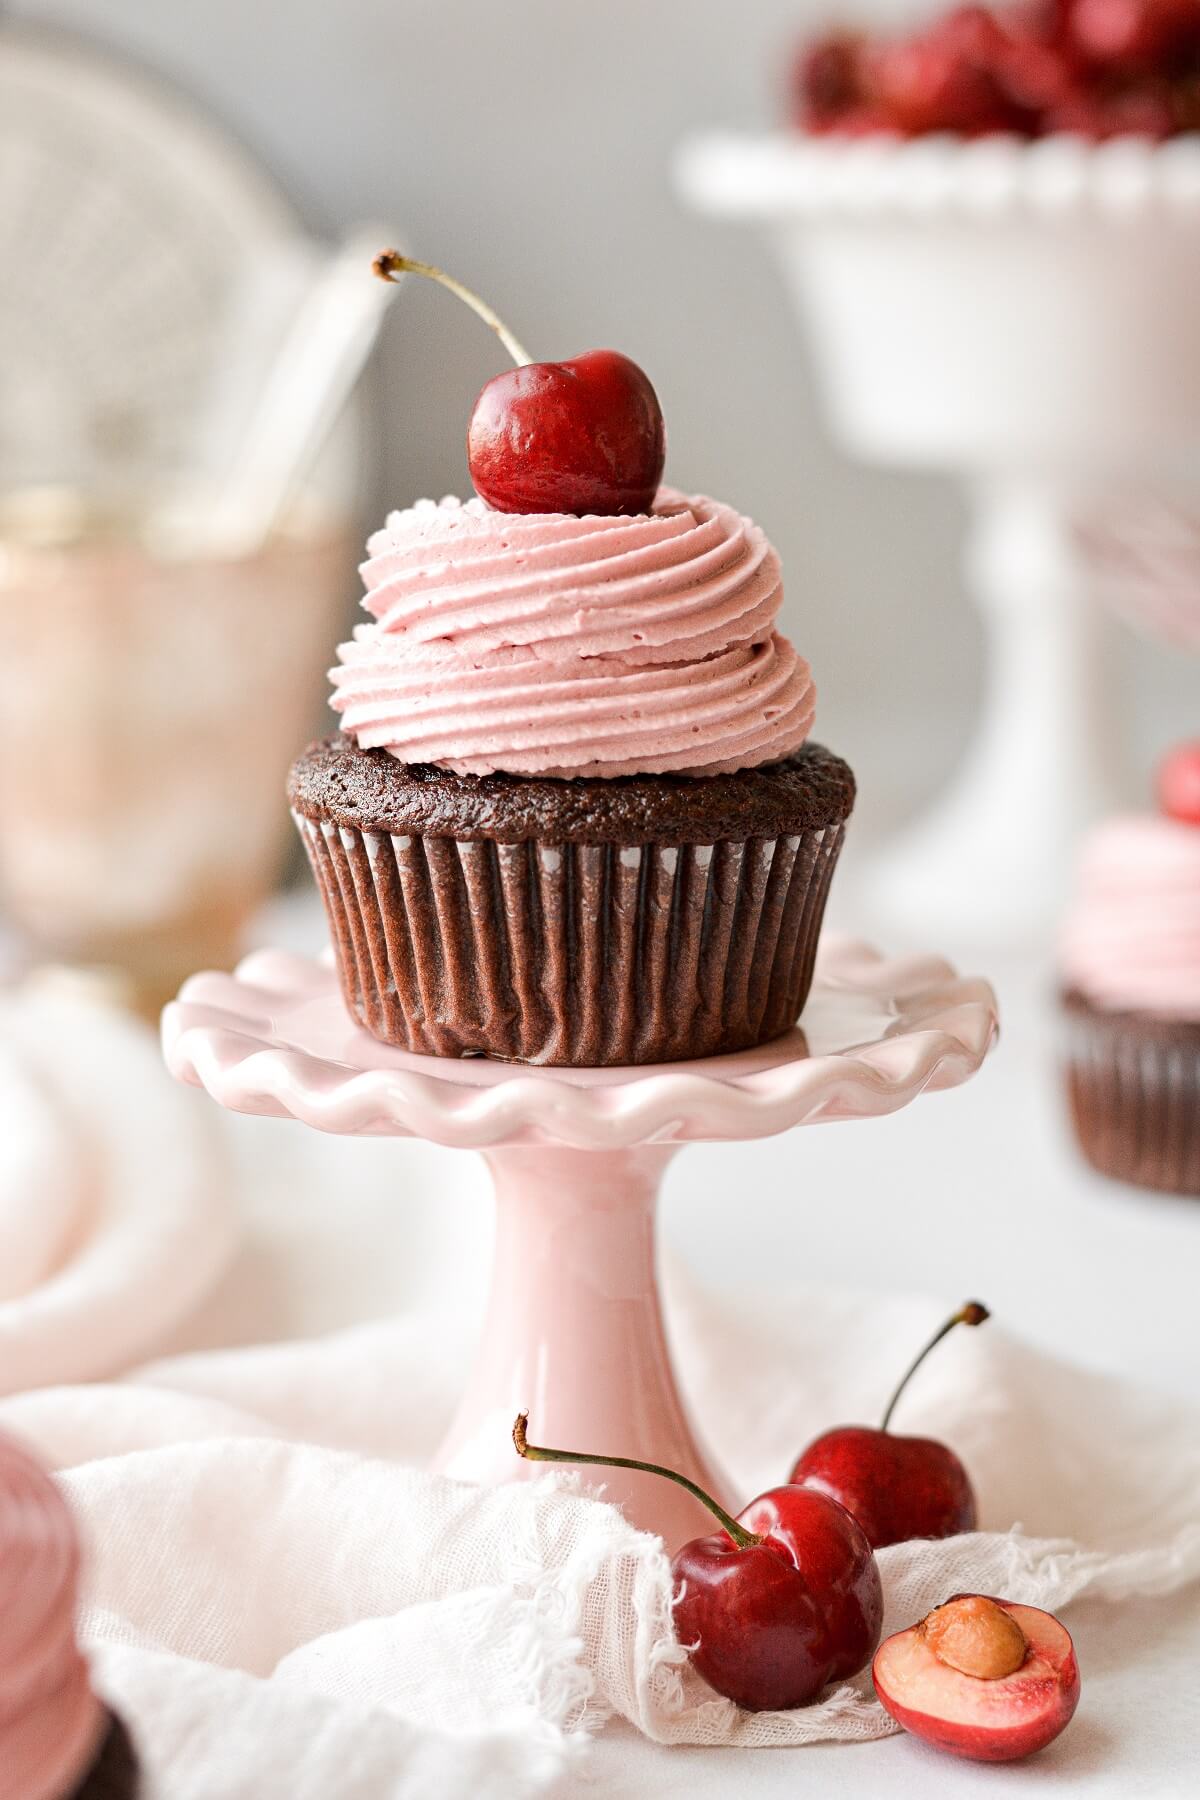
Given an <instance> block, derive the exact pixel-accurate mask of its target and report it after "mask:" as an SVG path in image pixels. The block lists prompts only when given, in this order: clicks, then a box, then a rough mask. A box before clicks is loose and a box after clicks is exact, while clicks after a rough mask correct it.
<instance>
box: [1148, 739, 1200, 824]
mask: <svg viewBox="0 0 1200 1800" xmlns="http://www.w3.org/2000/svg"><path fill="white" fill-rule="evenodd" d="M1158 802H1159V805H1160V806H1161V807H1162V810H1163V811H1164V812H1165V813H1166V815H1167V817H1168V818H1169V819H1178V820H1179V822H1180V824H1181V825H1200V738H1198V739H1196V740H1195V742H1193V743H1190V744H1180V745H1179V747H1178V748H1177V749H1175V750H1172V751H1171V752H1170V754H1169V755H1167V756H1164V757H1163V759H1162V762H1161V763H1160V764H1159V766H1158Z"/></svg>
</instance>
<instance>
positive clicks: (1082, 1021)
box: [1061, 748, 1200, 1195]
mask: <svg viewBox="0 0 1200 1800" xmlns="http://www.w3.org/2000/svg"><path fill="white" fill-rule="evenodd" d="M1191 754H1192V755H1193V756H1194V757H1195V770H1196V773H1195V784H1194V796H1195V806H1196V810H1195V816H1194V818H1193V817H1191V816H1189V815H1188V814H1187V813H1186V812H1185V811H1184V810H1183V807H1182V805H1181V806H1180V808H1179V810H1178V812H1177V814H1176V816H1164V817H1157V818H1156V817H1153V816H1151V815H1146V816H1131V817H1125V818H1116V819H1110V820H1108V821H1107V822H1106V823H1105V824H1103V825H1101V826H1100V827H1099V828H1098V829H1097V830H1096V831H1095V832H1094V833H1093V834H1092V836H1091V838H1090V840H1089V842H1088V843H1087V845H1086V847H1085V851H1084V856H1083V860H1082V865H1081V869H1080V878H1079V890H1078V893H1077V896H1076V899H1075V903H1074V905H1073V907H1072V910H1071V913H1070V915H1069V917H1068V920H1067V925H1066V929H1065V931H1064V933H1063V941H1062V949H1061V967H1062V974H1063V982H1064V985H1063V994H1062V1005H1063V1013H1064V1018H1065V1023H1066V1057H1065V1063H1066V1087H1067V1097H1068V1103H1069V1106H1070V1111H1071V1118H1072V1122H1073V1124H1074V1127H1075V1134H1076V1137H1077V1138H1078V1140H1079V1145H1080V1148H1081V1149H1082V1151H1083V1153H1084V1155H1085V1156H1086V1157H1087V1159H1088V1161H1089V1162H1090V1163H1091V1164H1092V1166H1093V1168H1096V1169H1098V1170H1099V1171H1100V1172H1101V1174H1104V1175H1109V1176H1112V1177H1113V1178H1114V1179H1116V1180H1118V1181H1127V1182H1131V1183H1133V1184H1134V1185H1135V1186H1137V1187H1144V1188H1157V1189H1159V1190H1161V1191H1163V1192H1165V1193H1173V1194H1192V1195H1200V748H1197V749H1196V750H1194V751H1193V752H1192V753H1191ZM1173 764H1175V766H1176V767H1178V766H1180V765H1179V764H1178V762H1177V759H1172V762H1169V763H1168V764H1167V765H1165V766H1164V772H1163V793H1164V799H1166V798H1167V796H1168V795H1169V794H1170V793H1172V792H1175V791H1177V790H1176V789H1175V788H1173V787H1172V784H1171V782H1170V781H1169V780H1168V775H1169V772H1170V770H1171V768H1172V765H1173Z"/></svg>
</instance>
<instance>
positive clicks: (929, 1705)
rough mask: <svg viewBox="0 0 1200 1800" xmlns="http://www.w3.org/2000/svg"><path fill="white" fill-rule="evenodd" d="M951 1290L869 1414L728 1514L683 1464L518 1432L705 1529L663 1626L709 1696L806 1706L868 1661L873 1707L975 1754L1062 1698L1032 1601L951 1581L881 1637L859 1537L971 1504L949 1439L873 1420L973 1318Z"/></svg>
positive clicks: (1018, 1751) (1019, 1730) (963, 1510)
mask: <svg viewBox="0 0 1200 1800" xmlns="http://www.w3.org/2000/svg"><path fill="white" fill-rule="evenodd" d="M987 1317H988V1312H987V1308H986V1307H984V1306H982V1305H981V1304H980V1303H979V1302H978V1301H974V1300H972V1301H968V1302H967V1303H966V1305H965V1306H962V1307H960V1308H959V1310H958V1311H957V1312H956V1313H954V1314H953V1315H952V1317H951V1318H949V1319H948V1320H947V1321H946V1323H945V1324H944V1325H943V1326H942V1327H941V1328H940V1329H939V1330H938V1331H937V1332H936V1333H935V1335H934V1336H933V1338H931V1339H930V1341H929V1343H928V1344H926V1346H925V1348H924V1349H923V1350H922V1351H921V1353H920V1355H919V1356H918V1357H917V1358H916V1359H915V1361H914V1362H913V1363H912V1364H911V1366H910V1367H909V1369H908V1371H907V1373H906V1374H905V1375H904V1377H903V1379H902V1380H901V1382H900V1384H899V1386H898V1387H897V1389H896V1391H895V1393H894V1394H893V1396H892V1399H891V1401H890V1403H889V1405H888V1407H887V1409H886V1411H885V1413H884V1416H883V1421H882V1424H881V1425H880V1427H879V1428H878V1429H872V1428H870V1427H867V1426H861V1425H850V1426H839V1427H836V1428H835V1429H833V1430H831V1431H827V1432H824V1433H822V1435H821V1436H820V1437H818V1438H816V1439H814V1441H813V1442H812V1443H811V1444H809V1445H808V1447H807V1448H806V1449H805V1450H804V1451H802V1453H801V1454H800V1456H799V1457H798V1459H797V1460H796V1463H795V1465H794V1466H793V1468H792V1470H791V1473H790V1475H789V1477H788V1480H787V1481H785V1482H781V1483H780V1484H779V1485H778V1486H777V1487H773V1488H769V1489H768V1490H767V1491H766V1492H765V1493H762V1494H759V1495H758V1497H757V1498H756V1499H754V1500H751V1501H750V1502H749V1504H748V1505H747V1506H744V1507H743V1508H742V1509H741V1511H740V1512H739V1513H737V1514H736V1516H735V1515H733V1514H731V1513H729V1512H727V1511H726V1510H725V1508H724V1507H723V1506H721V1505H720V1504H719V1503H718V1502H717V1501H716V1500H714V1499H713V1498H712V1497H711V1496H710V1495H708V1494H706V1493H705V1492H704V1491H703V1490H702V1489H701V1488H699V1487H698V1486H697V1485H696V1483H695V1482H693V1481H691V1480H689V1479H688V1477H687V1476H684V1475H681V1474H679V1473H677V1472H676V1471H675V1470H672V1469H667V1468H663V1467H661V1466H659V1465H657V1464H652V1463H644V1462H637V1461H633V1460H631V1459H630V1458H628V1457H619V1456H606V1455H604V1454H603V1453H601V1452H597V1451H591V1450H566V1449H558V1448H555V1447H553V1446H549V1445H543V1444H535V1443H532V1442H531V1441H530V1438H529V1431H528V1424H529V1421H528V1415H527V1414H525V1413H521V1414H520V1415H519V1417H518V1418H517V1420H516V1423H515V1424H514V1426H513V1443H514V1444H515V1446H516V1449H517V1452H518V1454H519V1455H521V1456H523V1457H525V1458H527V1459H528V1460H530V1461H533V1462H547V1463H572V1464H576V1463H583V1464H587V1465H591V1466H595V1467H600V1468H636V1469H640V1470H642V1471H643V1472H644V1473H646V1474H651V1475H659V1476H661V1477H662V1478H663V1479H664V1480H666V1481H674V1482H677V1483H678V1484H679V1485H680V1486H681V1487H684V1488H686V1489H687V1490H688V1491H689V1492H690V1493H691V1494H692V1495H693V1496H694V1497H695V1498H696V1499H697V1500H699V1501H701V1503H702V1504H703V1505H705V1506H707V1508H708V1509H709V1511H710V1512H711V1513H712V1515H713V1522H714V1525H715V1527H716V1529H715V1530H714V1531H712V1532H711V1533H709V1534H708V1535H706V1536H704V1537H698V1538H693V1539H691V1540H690V1541H689V1542H688V1543H686V1544H683V1545H681V1546H680V1548H679V1549H678V1550H677V1551H676V1552H675V1555H674V1557H673V1558H672V1562H671V1571H672V1575H673V1577H674V1583H675V1601H674V1624H675V1631H676V1634H677V1636H678V1638H679V1641H680V1643H681V1644H683V1645H685V1646H686V1648H687V1650H688V1656H689V1660H690V1662H691V1664H692V1667H693V1668H694V1669H695V1670H696V1672H697V1674H699V1675H700V1676H701V1677H702V1678H703V1679H704V1680H705V1681H706V1682H707V1683H708V1685H709V1686H710V1687H711V1688H713V1689H714V1690H715V1691H716V1692H717V1693H718V1694H722V1695H724V1696H725V1697H726V1698H727V1699H729V1700H732V1701H734V1702H735V1703H736V1704H737V1705H738V1706H741V1707H744V1708H745V1709H746V1710H747V1711H751V1712H764V1711H788V1710H790V1709H792V1708H793V1707H798V1706H808V1705H811V1704H812V1703H813V1702H814V1701H815V1700H817V1699H818V1698H819V1697H820V1696H821V1695H822V1693H824V1692H825V1690H826V1689H828V1688H829V1687H830V1685H831V1684H834V1683H837V1682H843V1681H848V1680H850V1679H852V1678H853V1677H854V1676H856V1675H858V1674H860V1673H861V1672H862V1670H863V1669H865V1668H866V1666H867V1665H868V1663H870V1664H871V1674H872V1679H873V1681H874V1686H875V1692H876V1695H877V1696H878V1698H879V1700H880V1702H881V1704H882V1705H883V1706H884V1708H885V1709H886V1710H887V1712H888V1713H890V1714H891V1716H892V1718H893V1719H895V1720H896V1722H897V1724H899V1725H901V1726H902V1727H903V1728H904V1729H905V1730H906V1731H909V1732H911V1733H913V1734H914V1735H915V1736H917V1737H921V1738H924V1739H925V1740H926V1741H927V1742H928V1743H931V1744H933V1745H935V1746H937V1747H938V1748H939V1749H942V1750H947V1751H950V1752H951V1753H953V1754H955V1755H958V1756H964V1757H968V1758H970V1759H971V1760H973V1761H978V1762H1011V1761H1014V1760H1016V1759H1018V1758H1020V1757H1024V1756H1028V1755H1030V1754H1032V1752H1033V1751H1035V1750H1040V1749H1042V1748H1043V1747H1044V1746H1045V1745H1046V1744H1049V1743H1051V1742H1052V1741H1053V1739H1054V1738H1056V1737H1057V1736H1058V1735H1059V1733H1060V1732H1061V1731H1062V1730H1063V1729H1064V1728H1065V1726H1066V1725H1067V1724H1068V1723H1069V1721H1070V1719H1071V1715H1072V1714H1073V1713H1074V1711H1075V1707H1076V1704H1077V1703H1078V1700H1079V1669H1078V1665H1077V1663H1076V1660H1075V1652H1074V1646H1073V1645H1072V1643H1071V1638H1070V1635H1069V1634H1068V1632H1067V1631H1066V1630H1065V1629H1064V1627H1063V1626H1062V1625H1061V1624H1060V1623H1059V1622H1058V1620H1057V1619H1055V1618H1053V1617H1052V1616H1051V1615H1050V1614H1049V1613H1046V1612H1043V1611H1041V1610H1040V1609H1039V1608H1038V1607H1033V1606H1023V1605H1020V1604H1018V1603H1017V1602H1014V1601H1011V1600H1003V1599H998V1598H994V1597H993V1596H991V1595H986V1594H953V1595H950V1596H948V1597H947V1599H946V1600H945V1601H944V1602H943V1603H942V1604H941V1605H940V1606H937V1607H935V1608H934V1610H933V1611H932V1612H930V1613H928V1614H927V1615H926V1616H925V1617H924V1618H923V1619H920V1620H917V1621H915V1622H914V1623H913V1624H912V1625H911V1626H909V1627H908V1628H907V1629H906V1630H903V1631H899V1632H895V1633H893V1634H892V1635H891V1636H890V1637H888V1638H886V1639H884V1641H883V1642H882V1643H881V1642H880V1636H881V1631H882V1625H883V1610H884V1596H883V1582H882V1578H881V1575H880V1570H879V1564H878V1562H877V1561H876V1557H875V1552H876V1550H879V1549H883V1548H885V1547H886V1546H888V1545H891V1544H897V1543H902V1542H905V1541H907V1540H909V1539H912V1538H946V1537H952V1536H955V1535H956V1534H957V1533H959V1532H964V1531H973V1530H974V1529H975V1524H976V1502H975V1494H974V1490H973V1488H972V1486H971V1481H970V1478H969V1476H968V1474H967V1471H966V1469H965V1468H964V1467H963V1464H962V1463H961V1461H960V1460H959V1458H958V1457H957V1456H956V1454H955V1453H954V1451H953V1450H952V1449H950V1447H949V1446H948V1445H946V1444H942V1443H940V1442H939V1441H937V1440H936V1439H934V1438H921V1437H908V1436H901V1435H899V1434H896V1433H893V1432H892V1431H891V1429H890V1426H891V1419H892V1414H893V1412H894V1411H895V1408H896V1405H897V1403H898V1401H899V1400H900V1397H901V1395H902V1394H903V1392H904V1390H905V1388H906V1387H907V1385H908V1382H909V1380H910V1378H911V1377H912V1376H913V1375H914V1374H915V1373H916V1370H917V1369H918V1368H919V1366H920V1364H921V1363H922V1362H923V1361H924V1359H925V1357H926V1355H927V1354H928V1352H929V1351H930V1350H932V1349H933V1347H934V1345H935V1344H937V1343H940V1341H941V1339H942V1338H944V1337H945V1336H946V1334H947V1332H949V1331H950V1330H952V1329H953V1327H954V1326H955V1325H959V1324H962V1325H981V1324H982V1323H983V1322H984V1320H985V1319H986V1318H987Z"/></svg>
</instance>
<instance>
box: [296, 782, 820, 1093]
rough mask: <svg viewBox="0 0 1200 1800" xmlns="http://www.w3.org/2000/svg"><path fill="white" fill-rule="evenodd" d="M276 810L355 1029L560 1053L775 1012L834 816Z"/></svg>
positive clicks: (650, 1046)
mask: <svg viewBox="0 0 1200 1800" xmlns="http://www.w3.org/2000/svg"><path fill="white" fill-rule="evenodd" d="M294 816H295V818H296V823H297V826H298V827H299V830H300V833H301V836H302V838H303V841H304V845H305V848H306V850H307V852H308V855H309V859H310V861H311V863H312V867H313V872H314V874H315V876H316V879H317V883H318V886H319V888H320V890H321V894H322V897H323V899H324V902H325V907H326V911H327V913H328V915H329V921H330V928H331V931H332V935H333V939H334V947H335V950H336V953H337V961H338V967H339V971H340V975H341V981H342V987H343V991H344V993H345V997H346V1004H347V1006H348V1007H349V1008H350V1011H351V1012H352V1013H353V1014H354V1016H355V1018H357V1019H358V1020H359V1022H360V1023H361V1024H362V1025H364V1026H365V1027H366V1029H367V1030H368V1031H370V1032H372V1033H373V1034H374V1035H375V1036H376V1037H378V1038H380V1039H382V1040H383V1041H384V1042H386V1043H390V1044H395V1045H399V1046H400V1047H401V1048H403V1049H406V1050H412V1051H416V1052H419V1053H422V1054H426V1055H433V1056H469V1055H489V1056H495V1057H500V1058H504V1059H508V1060H512V1061H518V1062H529V1063H540V1064H546V1065H552V1066H554V1065H557V1066H562V1065H573V1066H577V1067H598V1066H605V1065H622V1064H633V1063H650V1062H674V1061H682V1060H688V1059H691V1058H694V1057H700V1056H712V1055H717V1054H720V1053H722V1052H728V1051H735V1050H740V1049H744V1048H746V1047H747V1046H749V1045H752V1044H758V1043H763V1042H765V1041H767V1040H768V1039H770V1038H772V1037H777V1036H778V1035H779V1034H780V1033H782V1032H784V1031H786V1030H788V1028H789V1027H790V1026H791V1025H793V1024H794V1023H795V1021H796V1019H797V1017H798V1016H799V1013H800V1011H801V1008H802V1007H803V1005H804V1001H805V999H806V998H807V995H808V990H809V986H810V984H811V981H812V972H813V962H814V958H815V956H816V948H817V938H818V935H819V932H820V928H821V920H822V917H823V915H824V911H825V901H826V897H827V895H828V892H829V883H830V879H831V877H832V874H833V870H834V865H835V864H836V862H837V858H838V854H839V852H840V850H841V847H842V841H843V837H844V833H845V826H844V821H841V820H839V821H837V822H835V823H832V824H828V825H825V826H822V827H819V828H814V829H810V830H805V831H802V832H798V833H791V834H785V835H781V836H779V837H751V838H747V839H745V840H742V841H732V840H721V841H718V842H715V843H712V844H678V845H672V844H662V843H643V844H638V845H629V844H616V843H612V844H586V843H575V842H559V843H552V842H545V841H538V840H534V841H524V842H517V843H502V842H494V841H492V840H490V839H480V838H476V839H472V840H469V841H468V840H463V839H455V838H448V837H431V836H423V835H419V834H415V833H399V832H397V833H389V832H382V831H369V830H361V829H356V828H350V827H348V826H346V825H339V824H336V823H334V822H333V821H331V820H329V819H314V818H310V817H307V816H304V815H302V814H300V813H296V814H295V815H294Z"/></svg>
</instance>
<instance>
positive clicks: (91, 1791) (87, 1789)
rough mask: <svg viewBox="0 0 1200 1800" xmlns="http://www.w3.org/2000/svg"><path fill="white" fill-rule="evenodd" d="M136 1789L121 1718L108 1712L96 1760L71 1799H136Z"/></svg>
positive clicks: (135, 1770) (131, 1754) (133, 1758)
mask: <svg viewBox="0 0 1200 1800" xmlns="http://www.w3.org/2000/svg"><path fill="white" fill-rule="evenodd" d="M139 1788H140V1781H139V1776H138V1762H137V1753H136V1751H135V1750H134V1747H133V1742H132V1740H131V1738H130V1736H129V1732H128V1731H127V1730H126V1728H125V1726H124V1724H123V1723H122V1721H121V1720H120V1719H119V1718H118V1717H117V1715H116V1714H115V1713H110V1714H109V1715H108V1723H107V1729H106V1730H105V1733H104V1738H103V1741H102V1743H101V1745H100V1750H99V1753H98V1755H97V1757H96V1760H95V1762H94V1763H93V1764H92V1766H91V1768H90V1769H89V1770H88V1773H87V1775H86V1776H85V1777H84V1779H83V1780H82V1781H81V1782H80V1784H79V1786H78V1787H77V1788H76V1789H75V1790H74V1793H73V1794H72V1796H71V1800H137V1794H138V1791H139Z"/></svg>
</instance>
